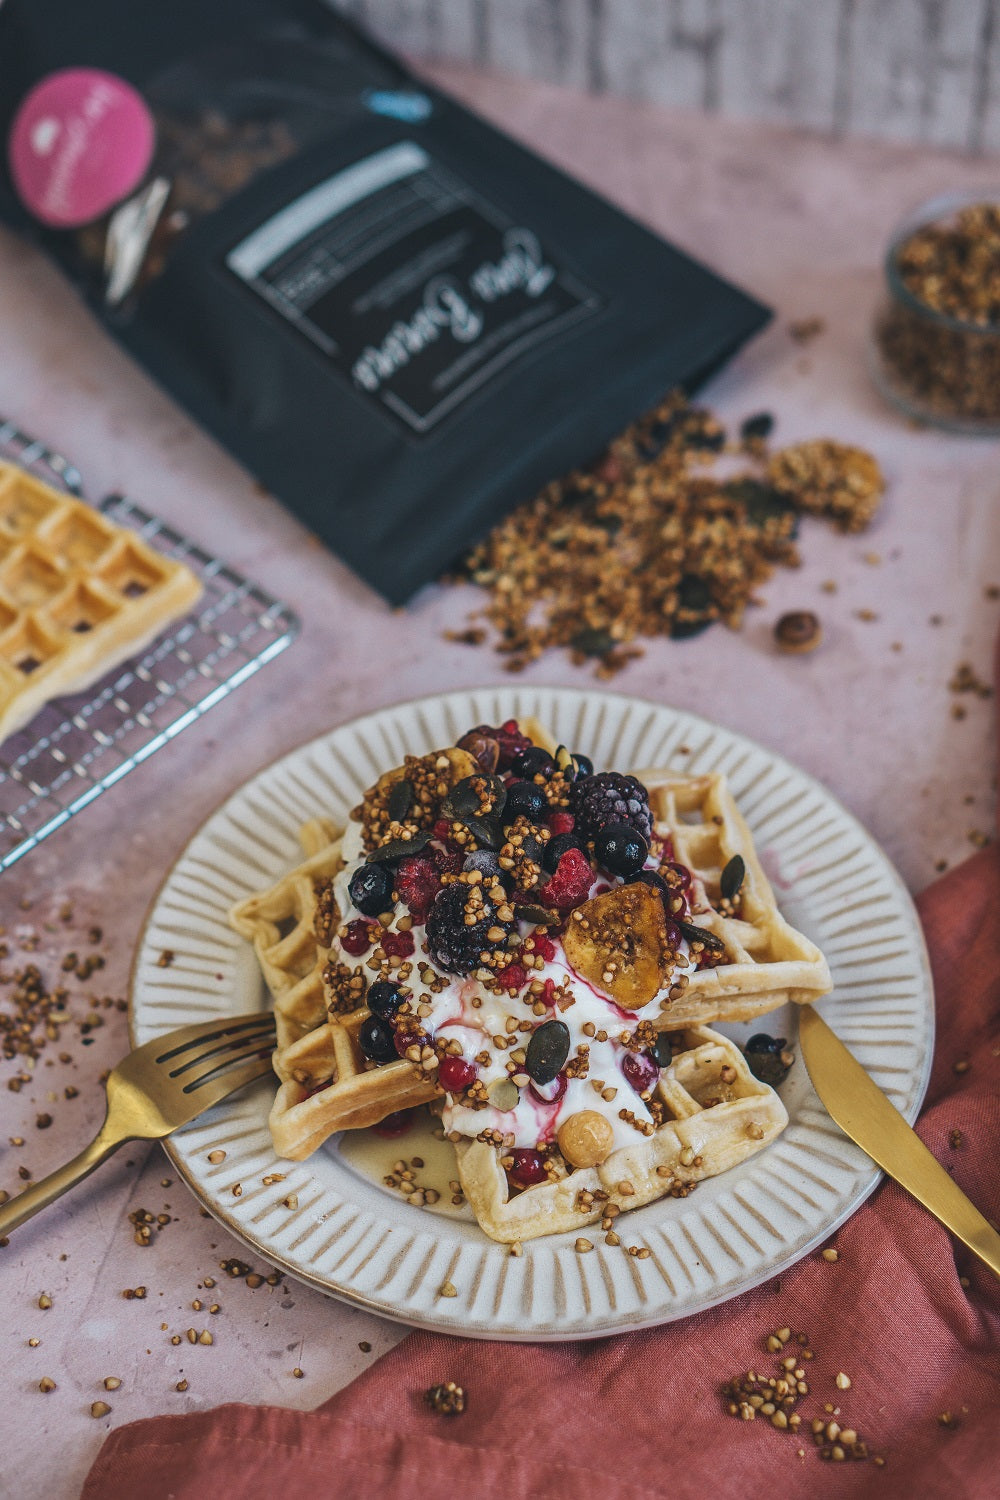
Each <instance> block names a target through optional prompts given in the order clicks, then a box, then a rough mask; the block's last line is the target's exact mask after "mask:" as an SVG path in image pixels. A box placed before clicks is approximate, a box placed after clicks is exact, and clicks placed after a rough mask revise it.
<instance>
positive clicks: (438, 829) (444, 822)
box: [431, 818, 451, 840]
mask: <svg viewBox="0 0 1000 1500" xmlns="http://www.w3.org/2000/svg"><path fill="white" fill-rule="evenodd" d="M431 831H432V833H433V834H434V837H435V838H436V839H442V840H443V839H446V838H447V837H448V835H449V834H450V833H451V824H450V823H449V822H448V819H447V818H438V820H437V822H436V823H435V824H434V827H433V829H432V830H431Z"/></svg>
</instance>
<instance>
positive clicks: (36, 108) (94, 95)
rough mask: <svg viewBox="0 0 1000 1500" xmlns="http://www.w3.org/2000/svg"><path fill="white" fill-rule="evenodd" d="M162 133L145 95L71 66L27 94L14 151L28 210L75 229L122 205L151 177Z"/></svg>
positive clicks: (16, 177) (106, 76)
mask: <svg viewBox="0 0 1000 1500" xmlns="http://www.w3.org/2000/svg"><path fill="white" fill-rule="evenodd" d="M155 136H156V130H155V126H154V124H153V117H152V115H151V114H150V112H149V109H148V108H147V106H146V103H145V101H144V100H143V98H142V95H141V94H139V93H138V92H137V90H136V89H134V88H133V87H132V85H131V84H130V83H126V82H125V80H124V79H123V78H117V77H116V76H115V75H114V74H113V73H102V72H100V71H99V70H98V69H96V68H65V69H63V70H61V71H60V72H58V73H50V74H49V76H48V77H47V78H43V79H42V81H41V82H40V83H36V84H35V86H34V88H33V89H31V91H30V92H29V93H28V94H27V95H26V96H25V98H24V100H23V101H22V103H21V106H20V108H19V109H18V111H17V113H16V115H15V116H14V124H13V126H12V128H11V133H10V140H9V143H8V153H9V159H10V170H11V176H12V177H13V179H14V186H15V187H16V188H17V191H18V193H19V194H20V196H21V200H22V202H23V203H24V206H25V207H26V208H27V209H28V210H29V211H30V212H31V213H32V214H34V216H35V218H36V219H40V220H41V222H42V223H43V224H49V225H51V226H52V227H53V228H56V229H75V228H77V227H78V226H79V225H81V224H89V223H90V221H91V220H92V219H98V218H100V216H101V215H102V214H104V213H107V211H108V209H109V208H112V207H113V206H114V205H115V204H116V203H119V202H120V201H121V199H122V198H124V197H125V196H126V195H127V194H128V193H130V192H131V191H132V189H133V188H135V187H137V186H138V184H139V183H140V182H141V181H142V179H143V177H144V176H145V174H146V169H147V168H148V166H149V163H150V160H151V158H152V155H153V145H154V141H155Z"/></svg>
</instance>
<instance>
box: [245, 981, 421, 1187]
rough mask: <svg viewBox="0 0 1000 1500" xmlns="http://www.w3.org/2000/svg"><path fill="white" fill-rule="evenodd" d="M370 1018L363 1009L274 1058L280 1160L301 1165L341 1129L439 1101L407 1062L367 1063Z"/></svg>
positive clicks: (274, 1128)
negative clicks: (364, 1027)
mask: <svg viewBox="0 0 1000 1500" xmlns="http://www.w3.org/2000/svg"><path fill="white" fill-rule="evenodd" d="M368 1015H369V1011H368V1009H367V1007H364V1008H362V1009H361V1010H355V1011H352V1012H351V1013H350V1014H349V1015H346V1016H335V1017H333V1018H331V1019H330V1020H329V1021H327V1022H326V1023H325V1024H324V1025H322V1026H320V1027H318V1028H317V1030H315V1031H311V1032H310V1033H309V1034H308V1035H307V1036H303V1037H301V1038H300V1039H299V1041H297V1042H295V1043H293V1044H292V1046H290V1047H286V1048H284V1049H283V1050H282V1049H279V1051H278V1052H276V1053H275V1071H276V1072H277V1074H278V1076H279V1078H280V1079H281V1080H282V1083H281V1087H280V1088H279V1089H278V1092H277V1094H276V1096H275V1100H274V1104H273V1106H272V1109H271V1114H270V1117H269V1119H268V1124H269V1126H270V1129H271V1137H272V1139H273V1141H274V1149H275V1151H276V1152H277V1153H278V1155H279V1156H287V1157H289V1158H290V1159H291V1160H292V1161H301V1160H302V1159H303V1158H304V1157H306V1156H309V1155H310V1154H311V1153H312V1152H313V1151H315V1150H316V1147H317V1146H321V1145H322V1144H323V1142H324V1141H325V1140H326V1139H327V1137H328V1136H331V1135H334V1134H335V1133H336V1132H337V1131H338V1130H358V1129H360V1128H361V1127H362V1126H365V1125H377V1124H378V1123H379V1121H380V1120H384V1119H385V1117H386V1115H391V1114H393V1113H394V1112H395V1111H396V1110H397V1109H410V1108H412V1106H413V1105H415V1104H428V1103H429V1102H430V1100H431V1099H433V1098H434V1096H435V1094H436V1092H437V1091H436V1089H435V1087H434V1084H433V1082H431V1081H430V1080H428V1079H427V1078H425V1077H423V1076H421V1074H419V1073H418V1072H417V1071H416V1069H415V1068H414V1066H413V1064H412V1063H410V1062H406V1061H405V1060H404V1059H403V1058H400V1060H399V1062H390V1063H383V1064H382V1065H381V1067H372V1065H371V1064H370V1063H368V1062H367V1061H366V1059H365V1057H364V1054H363V1053H362V1051H361V1048H360V1047H359V1046H358V1031H359V1029H360V1027H361V1023H362V1022H363V1021H364V1020H366V1019H367V1017H368Z"/></svg>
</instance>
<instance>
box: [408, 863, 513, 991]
mask: <svg viewBox="0 0 1000 1500" xmlns="http://www.w3.org/2000/svg"><path fill="white" fill-rule="evenodd" d="M466 917H472V918H473V921H471V922H467V921H466ZM513 927H514V923H513V920H510V921H508V922H501V921H500V919H499V917H498V915H497V907H496V905H495V904H494V902H493V901H491V900H490V898H489V896H488V895H487V894H486V892H485V891H484V889H483V887H482V885H478V886H470V885H465V884H463V883H462V882H461V881H453V882H452V884H451V885H446V886H443V887H442V888H441V890H440V891H438V893H437V895H436V896H435V898H434V905H433V906H432V907H431V909H430V912H429V913H428V916H427V948H428V952H429V953H430V956H431V959H432V960H433V962H434V963H435V964H436V965H437V967H438V968H439V969H443V970H444V971H445V973H446V974H469V973H471V972H472V970H473V969H475V968H478V967H479V963H480V955H481V954H482V953H484V952H489V951H490V950H492V949H494V948H496V947H497V946H498V945H499V943H500V942H501V941H502V940H503V939H491V938H490V937H489V936H488V933H489V932H490V931H491V930H494V929H497V928H499V929H501V931H502V933H503V936H504V937H506V936H507V934H508V933H510V932H511V931H513Z"/></svg>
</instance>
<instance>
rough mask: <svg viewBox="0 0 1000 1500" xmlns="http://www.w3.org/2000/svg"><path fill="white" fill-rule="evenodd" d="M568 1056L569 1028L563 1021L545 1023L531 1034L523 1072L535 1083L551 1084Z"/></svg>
mask: <svg viewBox="0 0 1000 1500" xmlns="http://www.w3.org/2000/svg"><path fill="white" fill-rule="evenodd" d="M568 1056H569V1027H568V1026H567V1025H566V1024H565V1022H564V1021H545V1022H544V1023H543V1024H542V1025H541V1026H539V1028H538V1030H537V1031H533V1032H532V1033H531V1041H530V1042H529V1043H528V1050H527V1052H526V1054H525V1058H524V1071H525V1072H526V1073H527V1074H529V1075H530V1077H531V1078H533V1079H534V1081H535V1082H536V1083H551V1082H552V1080H553V1079H554V1078H555V1076H556V1074H557V1073H558V1072H559V1069H560V1068H561V1067H562V1065H563V1063H564V1062H565V1061H566V1059H567V1057H568Z"/></svg>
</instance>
